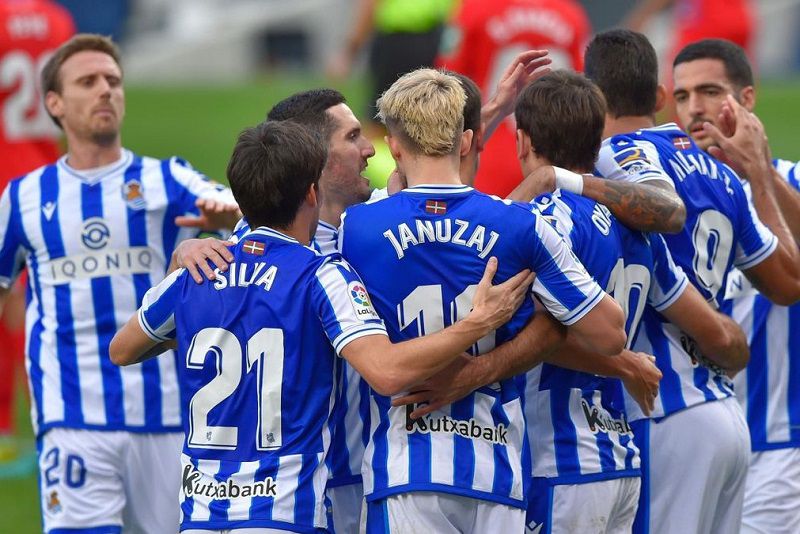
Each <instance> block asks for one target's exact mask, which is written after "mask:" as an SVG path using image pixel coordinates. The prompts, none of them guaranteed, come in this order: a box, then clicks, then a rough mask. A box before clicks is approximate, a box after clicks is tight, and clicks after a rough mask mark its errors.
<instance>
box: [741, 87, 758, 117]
mask: <svg viewBox="0 0 800 534" xmlns="http://www.w3.org/2000/svg"><path fill="white" fill-rule="evenodd" d="M738 100H739V103H740V104H741V105H742V106H743V107H744V109H746V110H747V111H753V110H754V109H755V107H756V90H755V88H754V87H753V86H752V85H748V86H747V87H745V88H744V89H742V90H741V91H740V92H739V98H738Z"/></svg>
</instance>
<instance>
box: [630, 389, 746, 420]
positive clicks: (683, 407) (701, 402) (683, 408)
mask: <svg viewBox="0 0 800 534" xmlns="http://www.w3.org/2000/svg"><path fill="white" fill-rule="evenodd" d="M731 397H733V394H732V393H728V394H727V395H724V396H722V397H717V398H714V399H704V400H702V401H699V402H693V403H692V404H688V405H686V406H682V407H681V408H678V409H677V410H672V411H671V412H669V413H664V414H663V415H659V416H656V417H639V418H637V419H630V420H629V422H633V421H640V420H642V419H652V420H653V422H654V423H656V424H658V423H660V422H661V421H663V420H664V419H666V418H667V417H669V416H670V415H674V414H676V413H678V412H682V411H684V410H688V409H689V408H694V407H695V406H699V405H701V404H705V403H707V402H718V401H722V400H725V399H730V398H731Z"/></svg>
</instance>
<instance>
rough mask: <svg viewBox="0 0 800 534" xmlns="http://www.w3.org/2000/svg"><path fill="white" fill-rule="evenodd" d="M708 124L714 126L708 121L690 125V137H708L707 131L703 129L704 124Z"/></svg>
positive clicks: (702, 120) (693, 122)
mask: <svg viewBox="0 0 800 534" xmlns="http://www.w3.org/2000/svg"><path fill="white" fill-rule="evenodd" d="M706 122H708V123H711V124H714V123H713V122H711V121H709V120H706V119H700V120H694V121H692V122H691V124H689V135H691V136H692V137H702V136H704V135H706V131H705V130H704V129H703V123H706Z"/></svg>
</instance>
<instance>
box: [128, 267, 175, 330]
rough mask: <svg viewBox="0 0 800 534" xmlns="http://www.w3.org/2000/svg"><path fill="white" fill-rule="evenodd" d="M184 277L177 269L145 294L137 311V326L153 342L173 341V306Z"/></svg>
mask: <svg viewBox="0 0 800 534" xmlns="http://www.w3.org/2000/svg"><path fill="white" fill-rule="evenodd" d="M185 277H186V270H185V269H177V270H175V271H173V272H172V273H170V274H169V276H167V277H166V278H164V280H162V281H161V283H160V284H158V285H157V286H155V287H152V288H150V289H149V290H148V291H147V293H145V295H144V298H143V299H142V305H141V307H140V308H139V311H138V317H139V326H141V327H142V330H143V331H144V333H145V334H147V336H148V337H149V338H150V339H152V340H153V341H157V342H162V341H167V340H170V339H175V305H176V303H177V302H178V297H179V293H180V288H181V281H182V279H183V278H185Z"/></svg>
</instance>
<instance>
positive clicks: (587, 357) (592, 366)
mask: <svg viewBox="0 0 800 534" xmlns="http://www.w3.org/2000/svg"><path fill="white" fill-rule="evenodd" d="M544 361H545V362H546V363H549V364H551V365H556V366H558V367H563V368H564V369H570V370H572V371H578V372H581V373H589V374H593V375H600V376H607V377H610V378H625V377H626V376H627V374H626V373H627V372H628V369H627V367H626V365H625V363H626V361H627V359H626V350H623V351H622V353H620V354H618V355H616V356H604V355H602V354H598V353H596V352H592V351H590V350H587V349H586V348H585V347H584V346H583V345H582V344H581V343H580V342H578V340H577V339H575V336H574V335H570V334H569V333H568V334H567V339H566V341H565V342H564V343H563V344H562V345H561V347H560V348H559V349H558V350H556V351H554V352H553V353H551V354H550V355H548V356H547V357H546V358H545V360H544Z"/></svg>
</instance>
